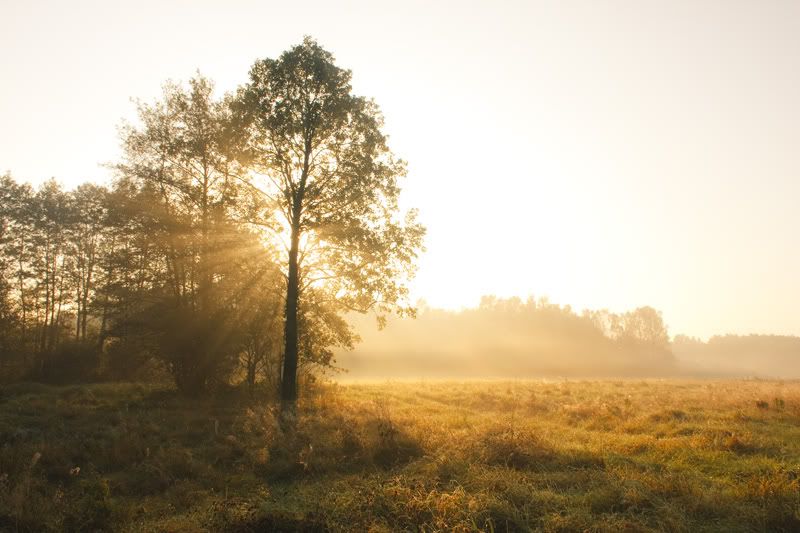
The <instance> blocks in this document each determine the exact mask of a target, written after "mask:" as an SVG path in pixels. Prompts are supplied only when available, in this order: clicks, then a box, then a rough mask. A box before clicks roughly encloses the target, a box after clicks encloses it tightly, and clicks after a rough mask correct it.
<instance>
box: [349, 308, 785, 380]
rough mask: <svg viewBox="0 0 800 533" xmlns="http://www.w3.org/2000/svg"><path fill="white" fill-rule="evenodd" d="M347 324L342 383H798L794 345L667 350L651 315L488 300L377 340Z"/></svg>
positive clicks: (764, 340) (731, 339) (750, 339)
mask: <svg viewBox="0 0 800 533" xmlns="http://www.w3.org/2000/svg"><path fill="white" fill-rule="evenodd" d="M351 320H353V321H354V322H355V324H356V325H357V328H356V329H357V330H358V331H359V332H360V333H361V335H362V337H363V341H362V342H361V343H360V344H359V345H358V346H357V348H356V350H355V351H353V352H342V353H339V354H338V359H339V363H340V364H341V366H343V367H345V368H347V369H349V372H348V373H346V374H344V375H343V376H342V378H343V379H386V378H395V379H415V378H431V379H437V378H441V379H447V378H455V379H472V378H535V377H553V378H556V377H576V378H580V377H586V378H592V377H598V378H604V377H734V376H742V377H758V376H762V377H785V378H797V377H800V337H778V336H770V335H750V336H735V335H727V336H723V337H712V338H711V339H710V340H709V341H708V342H702V341H700V340H697V339H692V338H689V337H686V336H682V335H678V336H677V337H676V338H675V339H674V340H673V341H672V342H670V340H669V336H668V331H667V328H666V326H665V324H664V322H663V320H662V317H661V314H660V313H659V312H658V311H656V310H655V309H653V308H651V307H641V308H639V309H635V310H633V311H630V312H627V313H620V314H616V313H612V312H609V311H607V310H600V311H583V312H582V313H580V314H579V313H576V312H575V311H573V310H572V309H571V308H570V307H569V306H560V305H557V304H553V303H550V302H549V301H548V300H547V299H544V298H542V299H538V300H537V299H533V298H529V299H528V300H527V301H523V300H521V299H519V298H509V299H500V298H495V297H491V296H490V297H484V298H483V300H482V301H481V303H480V305H479V306H478V307H477V308H472V309H464V310H461V311H446V310H441V309H432V308H428V307H424V306H423V307H422V308H421V309H420V310H419V313H418V315H417V318H416V319H415V320H408V319H403V320H395V321H392V322H390V323H389V325H388V326H387V327H386V328H385V330H383V331H381V332H376V331H375V330H374V326H373V325H372V324H370V323H369V320H368V319H367V318H366V317H360V316H359V317H355V316H354V317H351Z"/></svg>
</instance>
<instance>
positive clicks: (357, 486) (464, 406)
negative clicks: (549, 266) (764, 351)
mask: <svg viewBox="0 0 800 533" xmlns="http://www.w3.org/2000/svg"><path fill="white" fill-rule="evenodd" d="M299 413H300V414H299V418H298V423H297V427H296V429H295V430H294V431H292V432H288V433H287V432H283V431H281V429H280V428H279V425H278V424H277V422H276V417H275V414H276V411H275V408H274V406H273V405H271V404H270V403H269V402H267V401H264V400H262V399H259V398H258V397H256V398H251V397H250V396H249V395H248V394H246V393H245V392H244V391H239V390H235V389H234V390H230V391H227V392H223V393H219V394H217V395H215V396H214V397H212V398H207V399H204V400H190V399H186V398H182V397H180V396H178V395H177V394H176V393H175V392H174V391H172V390H169V389H168V388H165V387H159V386H152V385H140V384H99V385H87V386H68V387H49V386H44V385H34V384H21V385H15V386H10V387H5V388H3V389H2V392H1V393H0V530H3V531H6V530H7V531H171V532H179V531H187V532H188V531H229V532H248V531H325V530H332V531H375V532H378V531H478V530H480V531H528V530H541V531H798V530H800V383H798V382H777V381H755V380H741V381H694V382H689V381H687V382H679V381H568V382H567V381H564V382H556V381H550V382H537V381H519V382H466V383H454V382H441V383H440V382H427V383H425V382H423V383H394V384H387V383H384V384H351V385H337V384H328V385H324V386H316V387H314V388H313V389H307V392H306V395H305V397H304V398H303V400H302V402H301V405H300V410H299Z"/></svg>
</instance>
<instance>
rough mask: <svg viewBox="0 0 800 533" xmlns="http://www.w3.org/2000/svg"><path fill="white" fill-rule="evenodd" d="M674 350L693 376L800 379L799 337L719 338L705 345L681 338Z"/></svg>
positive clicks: (720, 336)
mask: <svg viewBox="0 0 800 533" xmlns="http://www.w3.org/2000/svg"><path fill="white" fill-rule="evenodd" d="M672 351H673V352H674V353H675V356H676V357H677V358H678V359H679V362H680V365H681V368H683V369H685V371H686V372H689V373H691V374H694V375H709V376H720V377H726V376H754V377H765V378H784V379H796V378H800V337H795V336H788V335H786V336H783V335H718V336H714V337H711V338H710V339H709V340H708V342H703V341H701V340H699V339H695V338H692V337H687V336H685V335H678V336H676V337H675V339H674V340H673V342H672Z"/></svg>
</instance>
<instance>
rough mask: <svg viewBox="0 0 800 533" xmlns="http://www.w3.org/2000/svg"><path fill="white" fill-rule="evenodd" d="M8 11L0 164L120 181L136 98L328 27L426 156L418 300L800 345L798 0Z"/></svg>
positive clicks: (412, 162)
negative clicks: (528, 308) (520, 299)
mask: <svg viewBox="0 0 800 533" xmlns="http://www.w3.org/2000/svg"><path fill="white" fill-rule="evenodd" d="M296 6H297V7H289V6H287V4H286V3H270V2H225V3H222V2H197V1H193V2H188V1H186V2H178V1H175V2H129V3H122V2H70V3H66V2H55V1H54V2H36V1H25V2H22V1H9V0H3V1H2V3H0V73H2V79H3V82H2V83H0V125H1V126H2V127H0V172H2V171H5V170H9V171H11V173H12V174H13V175H14V176H15V177H16V178H18V179H23V180H30V181H34V182H41V181H42V180H43V179H46V178H48V177H50V176H55V177H56V178H58V179H59V180H60V181H62V182H63V183H64V184H65V185H67V186H71V185H75V184H77V183H79V182H82V181H85V180H94V181H103V180H107V179H108V178H109V175H110V173H109V171H108V170H107V169H105V168H104V167H102V166H101V165H100V164H101V163H104V162H109V161H114V160H116V159H117V158H118V157H119V151H118V147H117V134H116V127H117V125H118V124H119V122H120V120H121V119H125V118H127V119H132V118H133V117H134V115H135V113H134V112H135V107H134V105H133V104H132V103H131V101H130V99H131V98H141V99H143V100H151V99H152V98H154V97H156V96H157V95H158V94H159V93H160V87H161V84H162V83H163V82H164V81H165V80H166V79H168V78H172V79H175V80H185V79H188V78H189V77H190V76H192V75H193V74H194V73H195V71H196V70H197V69H199V70H200V71H201V72H202V73H203V74H205V75H207V76H209V77H211V78H212V79H214V80H216V82H217V86H218V88H219V89H220V91H227V90H232V89H234V88H235V87H236V86H237V85H238V84H239V83H242V82H244V81H245V79H246V75H247V70H248V68H249V66H250V65H251V64H252V62H253V61H254V60H255V59H257V58H262V57H267V56H270V57H273V56H276V55H278V54H279V53H280V52H281V51H283V50H285V49H286V48H288V47H289V46H291V45H293V44H296V43H298V42H299V41H300V40H301V39H302V37H303V35H305V34H309V35H312V36H314V37H315V38H316V39H318V40H319V42H320V43H321V44H322V45H323V46H324V47H326V48H327V49H329V50H330V51H332V52H333V53H334V54H335V56H336V58H337V62H338V64H340V65H342V66H344V67H347V68H351V69H352V70H353V73H354V88H355V91H356V92H357V93H360V94H363V95H366V96H370V97H374V98H375V100H376V101H377V102H378V104H379V105H380V106H381V108H382V109H383V112H384V114H385V116H386V131H387V132H388V133H389V134H390V135H391V145H392V148H393V150H394V151H395V152H396V153H397V154H399V155H401V156H402V157H403V158H405V159H406V160H408V161H409V176H408V178H407V181H406V183H405V185H404V198H405V202H406V204H407V205H408V206H415V207H419V209H420V218H421V220H422V222H423V223H425V224H426V226H427V227H428V232H429V233H428V238H427V248H428V251H427V253H426V254H425V256H424V257H423V259H422V261H421V262H420V270H419V275H418V279H417V281H416V283H415V292H416V296H418V297H421V298H424V299H425V300H427V301H428V303H429V304H430V305H433V306H442V307H450V308H457V307H460V306H467V305H473V304H476V303H477V301H478V299H479V297H480V295H481V294H488V293H493V294H497V295H500V296H509V295H513V294H517V295H521V296H525V295H527V294H530V293H533V294H535V295H537V296H540V295H548V296H549V297H550V298H551V300H553V301H556V302H560V303H568V304H571V305H573V307H576V308H583V307H588V308H602V307H608V308H610V309H612V310H624V309H630V308H634V307H636V306H640V305H652V306H653V307H656V308H658V309H660V310H662V311H663V314H664V318H665V320H666V322H667V324H668V325H669V328H670V332H671V333H687V334H690V335H698V336H702V337H707V336H709V335H712V334H714V333H749V332H770V333H779V334H800V312H798V311H797V299H798V296H800V276H798V272H800V247H798V238H797V232H798V228H800V211H798V209H797V204H798V198H800V151H798V146H800V103H798V94H800V66H798V63H797V57H798V53H799V52H800V3H797V2H790V1H786V2H756V1H753V2H732V1H720V2H697V1H688V2H678V1H673V2H669V3H663V2H649V1H645V2H633V1H631V2H602V3H600V2H591V1H587V2H505V3H500V2H488V1H487V2H463V1H462V2H435V3H434V2H394V3H381V2H341V3H336V4H335V5H334V3H331V2H304V3H302V4H297V5H296Z"/></svg>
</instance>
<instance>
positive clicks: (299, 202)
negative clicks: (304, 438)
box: [233, 37, 424, 419]
mask: <svg viewBox="0 0 800 533" xmlns="http://www.w3.org/2000/svg"><path fill="white" fill-rule="evenodd" d="M233 109H234V111H235V113H234V115H235V116H236V117H238V118H239V119H240V120H242V121H243V123H244V124H245V127H244V129H243V131H245V132H246V142H245V147H244V149H243V150H242V154H241V158H240V159H241V160H242V161H243V162H245V163H246V164H247V165H248V166H249V167H250V168H252V169H253V170H254V171H255V174H256V177H253V178H251V179H252V181H250V185H251V186H252V188H253V189H257V190H259V191H260V192H261V194H262V195H263V197H264V198H265V200H266V201H267V202H268V203H269V205H270V208H271V209H272V210H273V212H274V213H275V214H276V215H278V216H279V217H280V218H281V219H282V221H283V224H282V228H281V230H279V231H280V232H282V233H283V234H284V235H285V237H286V240H287V241H288V243H287V246H286V248H287V254H286V257H285V276H286V301H285V311H284V357H283V372H282V383H281V406H282V413H283V414H284V419H291V418H293V416H294V413H295V406H296V401H297V393H298V390H297V388H298V387H297V371H298V359H299V355H300V354H299V350H300V347H301V346H300V343H299V339H300V337H301V333H302V332H301V331H300V329H301V327H302V324H306V323H309V318H310V317H306V319H304V318H303V316H302V314H303V313H304V309H308V306H303V305H301V302H303V301H304V299H305V301H311V299H310V298H306V295H310V294H311V292H312V291H313V292H314V298H313V301H314V302H315V303H316V304H325V306H326V309H328V310H330V309H334V310H335V311H337V312H339V311H344V310H355V311H360V312H366V311H367V310H370V309H372V310H375V311H376V312H377V313H378V314H379V315H380V316H383V315H385V313H386V312H388V311H390V310H397V311H399V312H413V308H412V307H411V306H410V305H409V303H408V302H407V295H408V290H407V286H406V282H407V280H408V279H410V277H411V276H413V273H414V265H413V260H414V259H415V258H416V256H417V253H418V251H419V250H420V249H421V246H422V238H423V235H424V228H423V227H422V226H421V225H420V224H418V223H417V222H416V219H415V212H413V211H411V212H409V213H408V214H406V215H405V216H404V217H403V216H401V214H400V210H399V208H398V196H399V194H400V189H399V187H398V178H400V177H401V176H403V175H404V174H405V165H404V163H403V162H402V161H401V160H398V159H397V158H395V157H394V156H393V154H392V152H391V151H390V150H389V148H388V147H387V143H386V136H385V135H384V134H383V133H382V131H381V128H382V127H383V119H382V116H381V113H380V111H379V109H378V107H377V106H376V105H375V103H374V102H373V101H371V100H369V99H367V98H363V97H359V96H355V95H353V94H352V87H351V72H350V71H349V70H345V69H342V68H339V67H337V66H336V65H335V64H334V58H333V56H332V55H331V54H330V53H329V52H327V51H326V50H324V49H323V48H322V47H321V46H319V45H318V44H317V43H316V42H315V41H314V40H312V39H310V38H308V37H307V38H306V39H305V40H304V41H303V42H302V44H299V45H297V46H295V47H293V48H291V49H290V50H288V51H286V52H284V53H283V54H282V55H281V56H280V57H279V58H278V59H264V60H260V61H257V62H256V63H255V64H254V65H253V67H252V68H251V70H250V81H249V83H248V84H247V85H246V86H244V87H243V88H242V89H241V90H240V92H239V94H238V98H237V99H236V100H235V101H234V103H233ZM307 344H310V343H307Z"/></svg>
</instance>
